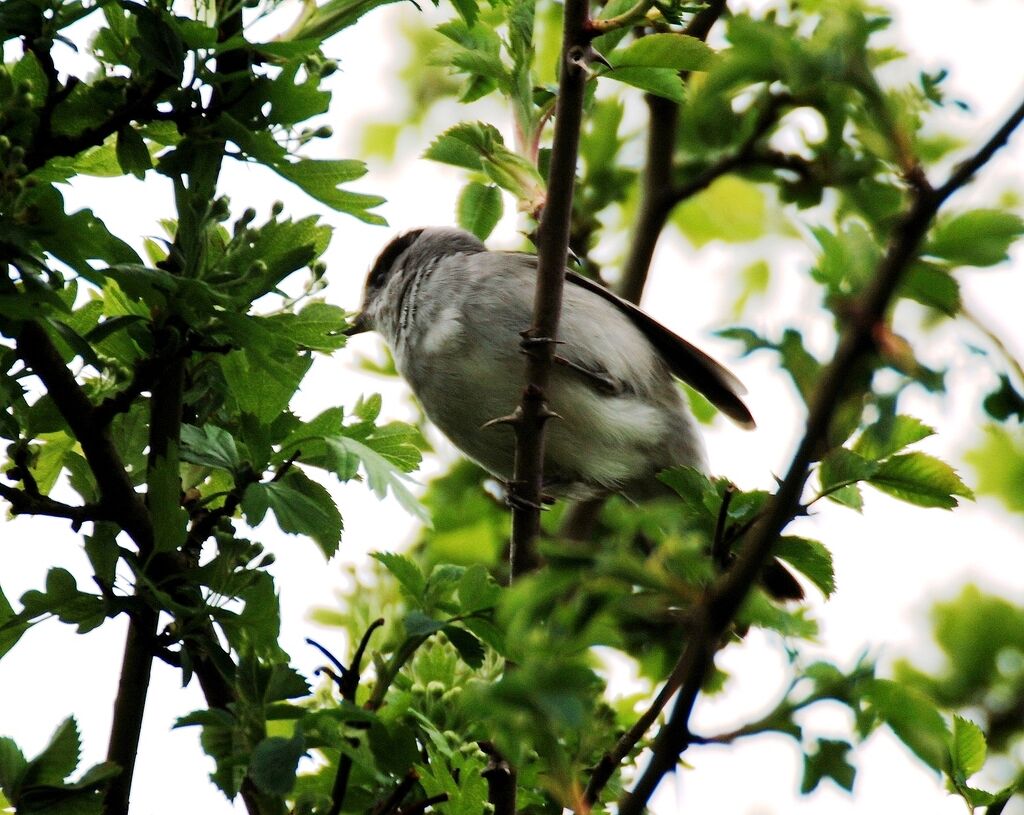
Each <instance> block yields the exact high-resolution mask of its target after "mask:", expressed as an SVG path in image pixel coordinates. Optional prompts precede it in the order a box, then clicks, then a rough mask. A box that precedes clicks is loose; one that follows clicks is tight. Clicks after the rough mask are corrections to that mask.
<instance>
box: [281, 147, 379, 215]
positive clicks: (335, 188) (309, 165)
mask: <svg viewBox="0 0 1024 815" xmlns="http://www.w3.org/2000/svg"><path fill="white" fill-rule="evenodd" d="M269 166H270V168H271V169H272V170H274V172H276V173H277V174H278V175H280V176H283V177H284V178H287V179H288V180H289V181H291V182H292V183H294V184H295V185H296V186H297V187H299V188H300V189H301V190H302V191H303V192H305V193H306V194H307V195H309V196H311V197H312V198H315V199H316V200H317V201H319V202H320V203H322V204H326V205H327V206H329V207H330V208H331V209H333V210H336V211H337V212H344V213H345V214H347V215H351V216H353V217H355V218H358V219H359V220H360V221H364V222H365V223H368V224H377V225H378V226H387V221H385V220H384V218H382V217H381V216H380V215H377V214H376V213H373V212H370V210H371V209H373V208H374V207H379V206H380V205H381V204H383V203H384V201H385V199H384V198H381V197H380V196H379V195H367V194H366V193H361V192H351V191H350V190H343V189H339V186H340V185H341V184H344V183H346V182H348V181H352V180H354V179H356V178H360V177H362V176H363V175H365V173H366V165H365V164H364V163H363V162H361V161H356V160H354V159H301V160H300V161H296V162H280V163H274V164H271V165H269Z"/></svg>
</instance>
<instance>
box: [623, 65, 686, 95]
mask: <svg viewBox="0 0 1024 815" xmlns="http://www.w3.org/2000/svg"><path fill="white" fill-rule="evenodd" d="M605 76H607V77H608V78H609V79H614V80H615V81H616V82H623V83H625V84H626V85H632V86H633V87H634V88H639V89H640V90H642V91H647V92H648V93H653V94H654V95H655V96H661V97H663V98H665V99H670V100H672V101H673V102H682V101H683V100H684V99H685V98H686V93H685V90H684V88H683V80H682V79H681V78H680V77H679V74H678V72H676V71H673V70H672V69H671V68H643V67H635V66H630V65H624V66H622V67H620V68H616V69H615V70H613V71H609V72H608V73H607V74H605Z"/></svg>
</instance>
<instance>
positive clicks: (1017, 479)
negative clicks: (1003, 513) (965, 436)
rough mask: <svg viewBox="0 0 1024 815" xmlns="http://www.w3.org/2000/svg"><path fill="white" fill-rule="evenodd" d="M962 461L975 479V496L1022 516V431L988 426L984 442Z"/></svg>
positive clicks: (1023, 506) (1023, 439)
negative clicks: (995, 500) (993, 499)
mask: <svg viewBox="0 0 1024 815" xmlns="http://www.w3.org/2000/svg"><path fill="white" fill-rule="evenodd" d="M964 458H965V459H966V460H967V463H968V464H969V465H970V466H971V467H972V468H973V469H974V471H975V473H977V477H978V492H980V493H982V494H985V495H992V496H995V497H996V498H998V499H999V500H1000V501H1002V502H1003V504H1004V505H1005V506H1006V508H1007V509H1009V510H1010V511H1012V512H1024V489H1021V485H1022V484H1024V431H1022V430H1021V429H1020V428H1012V429H1010V428H1004V427H1000V426H999V425H995V424H989V425H986V427H985V438H984V440H983V441H982V442H981V444H979V445H978V446H977V447H975V448H974V449H973V450H969V451H968V452H967V453H966V454H965V455H964Z"/></svg>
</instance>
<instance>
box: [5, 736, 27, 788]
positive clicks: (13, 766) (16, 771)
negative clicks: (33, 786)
mask: <svg viewBox="0 0 1024 815" xmlns="http://www.w3.org/2000/svg"><path fill="white" fill-rule="evenodd" d="M27 768H28V762H27V761H26V760H25V756H24V754H23V753H22V752H21V750H20V749H19V748H18V745H17V744H15V742H14V739H10V738H7V737H6V736H4V737H0V789H2V790H3V791H4V793H5V794H6V795H8V796H9V797H14V795H15V794H16V792H17V790H18V788H19V787H20V786H21V779H22V778H23V777H24V775H25V770H26V769H27Z"/></svg>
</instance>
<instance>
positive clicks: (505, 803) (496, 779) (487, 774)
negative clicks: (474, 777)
mask: <svg viewBox="0 0 1024 815" xmlns="http://www.w3.org/2000/svg"><path fill="white" fill-rule="evenodd" d="M477 746H479V748H480V749H481V751H483V752H484V753H485V754H486V755H487V769H486V770H484V771H483V772H482V773H481V775H482V776H483V777H484V778H485V779H486V780H487V802H488V803H489V804H491V806H492V807H493V809H492V812H493V813H494V815H516V791H517V790H516V771H515V768H513V767H512V765H511V764H509V763H508V762H507V761H506V760H505V757H504V756H503V755H502V754H501V751H499V750H498V748H497V747H495V746H494V743H493V742H490V741H480V742H477Z"/></svg>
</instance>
